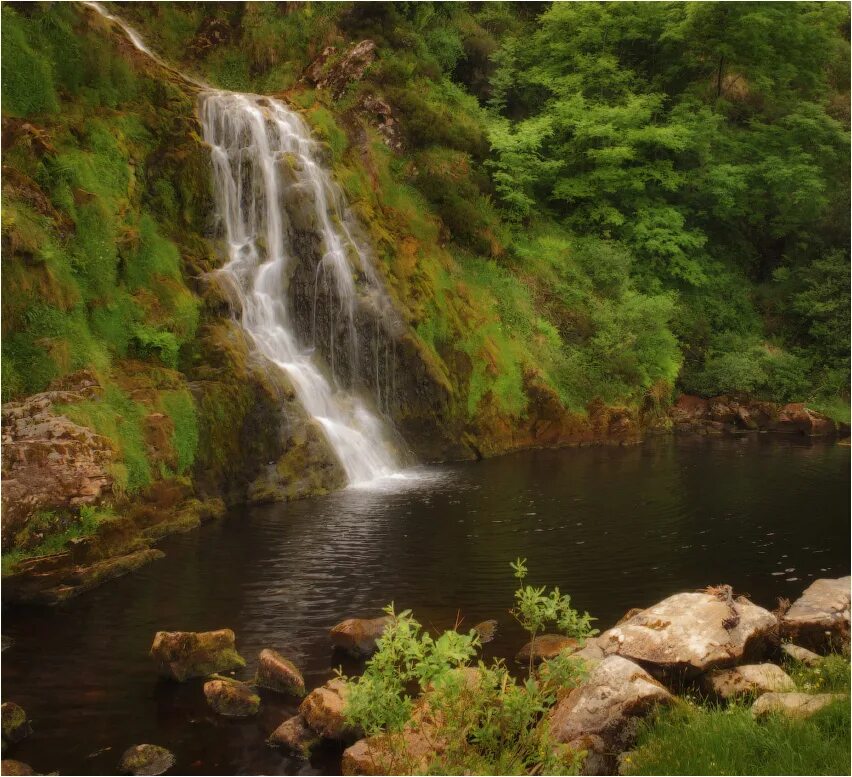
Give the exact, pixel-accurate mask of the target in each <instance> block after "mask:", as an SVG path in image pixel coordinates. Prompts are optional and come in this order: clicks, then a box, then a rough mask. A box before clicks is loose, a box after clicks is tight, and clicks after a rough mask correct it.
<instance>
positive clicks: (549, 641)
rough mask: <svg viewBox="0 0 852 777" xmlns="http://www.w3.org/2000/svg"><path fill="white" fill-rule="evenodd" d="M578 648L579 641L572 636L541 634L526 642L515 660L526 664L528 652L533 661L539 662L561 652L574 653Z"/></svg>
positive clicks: (528, 657) (528, 656)
mask: <svg viewBox="0 0 852 777" xmlns="http://www.w3.org/2000/svg"><path fill="white" fill-rule="evenodd" d="M579 649H580V643H579V642H578V641H577V640H576V639H573V638H572V637H566V636H565V635H564V634H542V635H541V636H540V637H536V638H535V640H531V641H529V642H527V644H526V645H524V646H523V647H522V648H521V649H520V650H519V651H518V655H516V656H515V660H516V661H520V662H521V663H522V664H528V663H529V660H530V654H532V657H533V661H534V662H535V663H539V662H541V661H549V660H550V659H551V658H556V656H558V655H560V654H562V653H574V652H575V651H577V650H579Z"/></svg>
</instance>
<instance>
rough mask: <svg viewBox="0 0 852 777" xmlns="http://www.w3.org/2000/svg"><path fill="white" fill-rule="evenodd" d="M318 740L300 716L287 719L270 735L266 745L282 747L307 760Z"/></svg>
mask: <svg viewBox="0 0 852 777" xmlns="http://www.w3.org/2000/svg"><path fill="white" fill-rule="evenodd" d="M319 740H320V738H319V736H318V735H317V732H316V731H314V730H313V729H312V728H311V727H310V726H309V725H308V724H307V723H306V722H305V719H304V718H303V717H302V716H301V715H293V717H292V718H287V720H285V721H284V722H283V723H282V724H281V725H280V726H278V728H276V729H275V731H273V732H272V733H271V734H270V735H269V739H267V740H266V743H267V744H268V745H269V746H270V747H283V748H284V749H285V750H288V751H289V752H291V753H294V754H295V755H298V756H301V757H302V758H307V757H308V756H309V755H310V752H311V750H312V749H313V748H314V746H315V745H316V744H317V743H318V742H319Z"/></svg>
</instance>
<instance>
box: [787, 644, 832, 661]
mask: <svg viewBox="0 0 852 777" xmlns="http://www.w3.org/2000/svg"><path fill="white" fill-rule="evenodd" d="M781 650H783V651H784V652H785V653H786V654H787V655H788V656H790V658H792V659H793V660H794V661H799V662H800V663H802V664H805V665H806V666H818V665H819V663H820V661H822V656H820V655H818V654H817V653H814V652H813V651H812V650H808V649H807V648H803V647H799V646H798V645H794V644H793V643H792V642H785V643H784V644H783V645H782V646H781Z"/></svg>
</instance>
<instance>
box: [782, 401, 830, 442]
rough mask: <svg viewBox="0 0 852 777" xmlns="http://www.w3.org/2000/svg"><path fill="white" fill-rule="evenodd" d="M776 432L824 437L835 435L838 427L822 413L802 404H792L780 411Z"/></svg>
mask: <svg viewBox="0 0 852 777" xmlns="http://www.w3.org/2000/svg"><path fill="white" fill-rule="evenodd" d="M775 431H777V432H783V433H786V434H804V435H807V436H808V437H822V436H825V435H831V434H834V433H835V431H836V427H835V425H834V422H833V421H832V420H831V419H830V418H828V417H826V416H824V415H823V414H822V413H818V412H817V411H816V410H810V409H809V408H807V407H806V406H805V405H804V403H802V402H791V403H789V404H787V405H784V407H782V408H781V410H780V411H779V413H778V420H777V421H776V424H775Z"/></svg>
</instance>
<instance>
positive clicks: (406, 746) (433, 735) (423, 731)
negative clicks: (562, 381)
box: [341, 725, 443, 775]
mask: <svg viewBox="0 0 852 777" xmlns="http://www.w3.org/2000/svg"><path fill="white" fill-rule="evenodd" d="M442 750H443V742H442V740H441V737H440V734H439V733H438V732H437V730H436V729H435V728H434V727H432V726H429V725H408V726H406V727H405V728H404V729H403V730H402V731H401V732H396V733H393V734H378V735H376V736H372V737H367V738H366V739H359V740H358V741H357V742H356V743H355V744H354V745H352V746H351V747H348V748H346V750H344V751H343V760H342V763H341V771H342V773H343V774H344V775H385V774H427V773H428V770H429V765H430V764H431V762H432V760H433V759H434V758H435V756H436V755H440V752H441V751H442Z"/></svg>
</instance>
